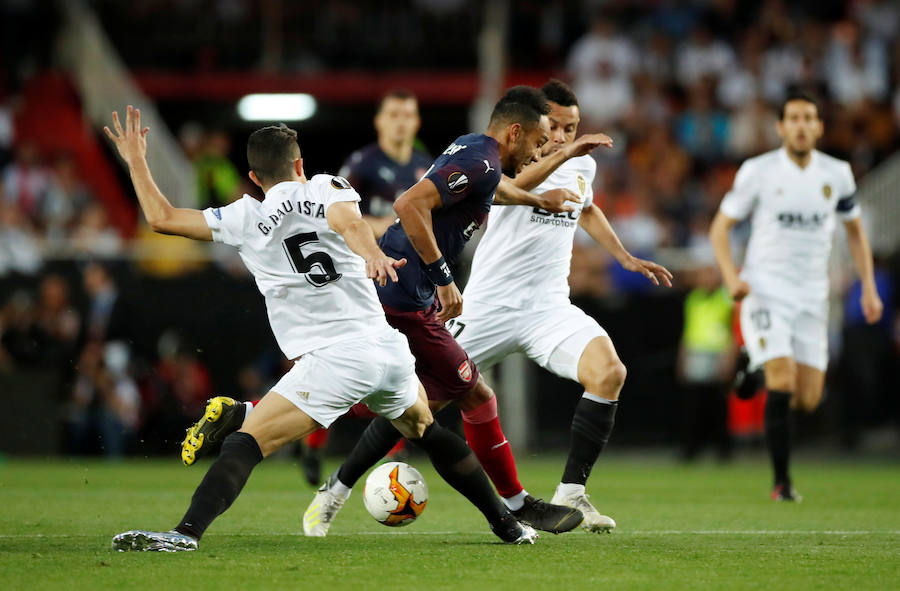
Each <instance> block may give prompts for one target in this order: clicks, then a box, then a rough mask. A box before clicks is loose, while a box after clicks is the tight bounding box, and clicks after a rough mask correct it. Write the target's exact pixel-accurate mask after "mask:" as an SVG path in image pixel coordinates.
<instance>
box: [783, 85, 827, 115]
mask: <svg viewBox="0 0 900 591" xmlns="http://www.w3.org/2000/svg"><path fill="white" fill-rule="evenodd" d="M792 101H805V102H807V103H810V104H811V105H812V106H814V107H815V108H816V113H817V114H818V115H819V117H821V116H822V113H821V110H820V109H819V101H817V100H816V97H814V96H813V95H812V93H809V92H806V91H805V90H792V91H790V92H788V94H787V96H786V97H784V100H783V101H782V102H781V108H780V109H779V110H778V119H779V120H780V121H784V109H785V107H787V104H788V103H790V102H792Z"/></svg>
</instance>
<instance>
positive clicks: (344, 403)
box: [272, 328, 419, 427]
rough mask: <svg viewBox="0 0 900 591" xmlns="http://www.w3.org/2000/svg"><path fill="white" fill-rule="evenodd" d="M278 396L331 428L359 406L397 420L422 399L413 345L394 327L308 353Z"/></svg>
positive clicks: (280, 387)
mask: <svg viewBox="0 0 900 591" xmlns="http://www.w3.org/2000/svg"><path fill="white" fill-rule="evenodd" d="M272 391H274V392H275V393H277V394H279V395H281V396H282V397H284V398H286V399H287V400H289V401H291V402H292V403H293V404H294V405H295V406H296V407H297V408H299V409H300V410H302V411H303V412H305V413H306V414H307V415H309V416H310V417H312V419H313V420H315V421H316V422H318V423H319V424H320V425H322V426H323V427H328V426H329V425H331V423H333V422H334V421H335V420H336V419H337V418H338V417H340V416H341V415H343V414H344V413H346V412H347V411H348V410H350V407H351V406H353V405H354V404H356V403H357V402H363V403H365V404H366V406H368V407H369V409H370V410H371V411H372V412H374V413H376V414H379V415H381V416H383V417H385V418H388V419H396V418H397V417H399V416H400V415H402V414H403V412H404V411H405V410H406V409H407V408H409V407H410V406H412V405H413V404H414V403H415V401H416V399H417V398H418V396H419V379H418V378H417V377H416V372H415V359H413V356H412V353H410V352H409V344H408V343H407V341H406V337H404V336H403V335H402V334H400V332H398V331H396V330H394V329H393V328H391V329H388V330H385V331H383V332H382V331H379V332H377V333H373V334H370V335H366V336H364V337H362V338H360V339H359V340H347V341H341V342H339V343H335V344H333V345H329V346H327V347H323V348H321V349H316V350H315V351H312V352H310V353H306V354H305V355H303V356H302V357H300V359H298V360H297V361H296V362H294V367H292V368H291V370H290V371H289V372H287V373H286V374H285V375H284V376H283V377H282V378H281V379H280V380H279V381H278V383H277V384H275V386H274V387H273V388H272Z"/></svg>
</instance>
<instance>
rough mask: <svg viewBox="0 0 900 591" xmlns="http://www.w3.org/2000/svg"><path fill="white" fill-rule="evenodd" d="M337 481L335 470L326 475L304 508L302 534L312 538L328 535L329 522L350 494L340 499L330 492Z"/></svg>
mask: <svg viewBox="0 0 900 591" xmlns="http://www.w3.org/2000/svg"><path fill="white" fill-rule="evenodd" d="M337 481H338V479H337V471H335V472H334V474H332V475H331V476H329V477H328V479H327V480H326V481H325V484H323V485H322V486H320V487H319V490H318V491H317V492H316V496H314V497H313V500H312V503H310V504H309V507H307V508H306V512H305V513H303V533H304V535H306V536H309V537H312V538H324V537H325V536H326V535H328V528H330V527H331V522H332V521H334V518H335V516H336V515H337V513H338V511H340V510H341V507H343V506H344V502H345V501H346V500H347V497H349V496H350V495H347V497H344V498H343V499H342V498H339V497H338V496H337V495H336V494H334V492H332V490H331V489H332V487H333V486H334V485H335V483H337Z"/></svg>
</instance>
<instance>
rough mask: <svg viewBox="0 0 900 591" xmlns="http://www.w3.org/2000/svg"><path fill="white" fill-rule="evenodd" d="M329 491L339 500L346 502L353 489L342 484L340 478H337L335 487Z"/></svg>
mask: <svg viewBox="0 0 900 591" xmlns="http://www.w3.org/2000/svg"><path fill="white" fill-rule="evenodd" d="M328 490H329V491H330V492H331V494H333V495H334V496H336V497H337V498H339V499H342V500H346V499H347V497H349V496H350V492H351V491H352V490H353V489H351V488H350V487H349V486H347V485H346V484H344V483H343V482H341V481H340V479H339V478H336V479H335V483H334V485H333V486H332V487H331V488H330V489H328Z"/></svg>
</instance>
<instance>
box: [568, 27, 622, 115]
mask: <svg viewBox="0 0 900 591" xmlns="http://www.w3.org/2000/svg"><path fill="white" fill-rule="evenodd" d="M637 65H638V64H637V54H636V53H635V51H634V48H633V47H632V45H631V42H630V41H629V40H628V39H627V38H626V37H624V36H619V35H616V34H615V32H614V29H613V23H612V22H611V21H609V20H607V19H605V18H598V19H595V20H594V21H593V23H592V25H591V30H590V31H589V32H588V34H587V35H585V36H584V37H582V38H581V39H579V40H578V41H576V42H575V45H573V46H572V51H571V53H570V54H569V60H568V71H569V73H570V75H571V76H572V78H573V81H574V83H573V88H574V90H575V94H576V95H578V102H579V105H580V107H581V115H582V117H585V118H587V119H588V122H589V123H588V125H589V126H591V125H594V126H597V125H603V124H608V123H610V122H612V121H614V120H616V119H618V118H619V117H621V116H622V115H624V114H625V112H626V111H627V109H628V108H629V106H630V105H631V101H632V97H633V95H634V92H633V89H632V85H631V74H632V73H633V72H634V71H635V70H636V69H637Z"/></svg>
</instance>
